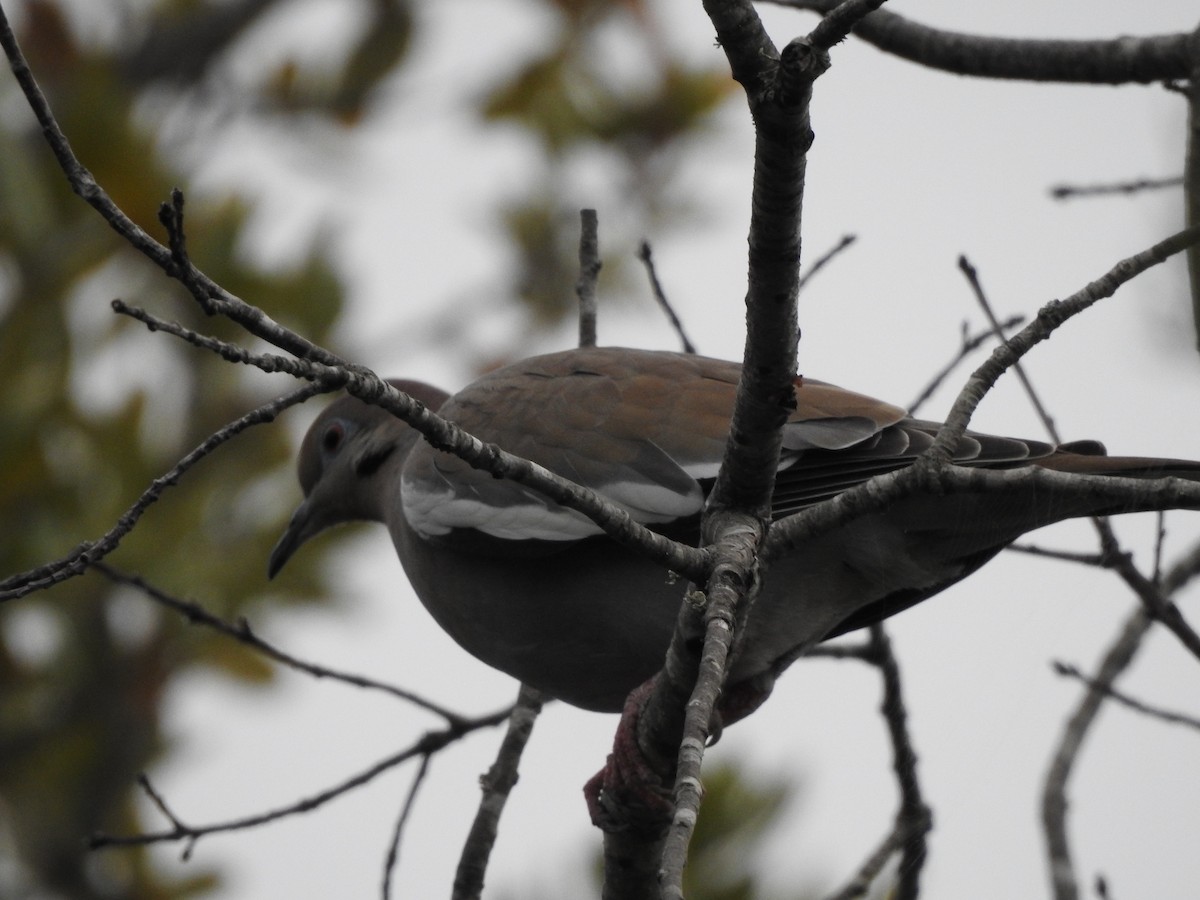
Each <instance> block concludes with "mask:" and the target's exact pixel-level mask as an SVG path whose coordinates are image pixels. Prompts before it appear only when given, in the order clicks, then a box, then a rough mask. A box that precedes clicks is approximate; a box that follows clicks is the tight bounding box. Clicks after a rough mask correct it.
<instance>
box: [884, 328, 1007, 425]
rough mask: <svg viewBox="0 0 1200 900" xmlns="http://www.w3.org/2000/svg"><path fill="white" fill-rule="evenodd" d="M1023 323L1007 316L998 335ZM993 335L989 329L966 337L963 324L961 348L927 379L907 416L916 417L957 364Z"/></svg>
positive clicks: (965, 329)
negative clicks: (927, 381)
mask: <svg viewBox="0 0 1200 900" xmlns="http://www.w3.org/2000/svg"><path fill="white" fill-rule="evenodd" d="M1024 321H1025V317H1024V316H1019V315H1018V316H1009V317H1008V318H1007V319H1005V320H1004V321H1003V322H1001V323H1000V334H1001V335H1003V334H1005V333H1006V332H1008V331H1011V330H1012V329H1014V328H1017V327H1019V326H1020V325H1021V324H1022V323H1023V322H1024ZM994 333H995V332H994V330H993V329H991V328H989V329H988V330H987V331H981V332H979V333H978V334H974V335H968V334H967V323H966V322H963V325H962V346H960V347H959V348H958V353H957V354H956V355H955V357H954V359H952V360H950V362H948V363H946V365H944V366H943V367H942V368H941V369H940V370H939V371H938V372H937V374H936V375H934V376H933V378H931V379H929V383H928V384H927V385H925V387H924V388H922V389H921V393H919V394H917V396H916V397H915V398H914V399H913V401H912V402H911V403H909V404H908V412H909V415H916V414H917V410H919V409H920V408H921V407H922V406H924V405H925V404H926V403H927V402H928V400H929V398H930V397H932V396H933V392H934V391H936V390H937V389H938V388H939V387H941V386H942V384H943V383H944V382H945V380H946V379H947V378H949V377H950V375H951V373H952V372H953V371H954V370H955V369H956V368H958V366H959V364H960V363H961V362H963V360H965V359H966V358H967V357H968V356H970V355H971V354H972V353H974V352H975V351H976V350H978V349H979V347H980V345H981V344H983V342H984V341H986V340H987V339H988V338H989V337H991V336H992V335H993V334H994Z"/></svg>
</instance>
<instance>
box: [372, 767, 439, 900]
mask: <svg viewBox="0 0 1200 900" xmlns="http://www.w3.org/2000/svg"><path fill="white" fill-rule="evenodd" d="M432 758H433V757H432V756H430V754H428V753H426V754H425V755H424V756H422V757H421V766H420V768H418V769H417V774H416V775H414V776H413V780H412V784H410V785H409V786H408V792H407V794H406V795H405V797H404V806H403V807H401V809H400V817H399V818H398V819H396V827H395V829H394V830H393V831H392V839H391V841H390V842H389V843H388V852H387V856H386V857H384V861H383V888H382V890H381V891H380V895H381V896H382V897H383V900H390V898H391V896H392V877H393V875H394V873H395V870H396V863H397V862H398V861H399V859H400V842H401V840H402V839H403V837H404V826H405V825H406V824H408V817H409V815H410V814H411V813H412V811H413V807H414V806H415V805H416V800H417V792H418V791H420V789H421V785H422V784H424V783H425V775H426V774H427V773H428V772H429V763H430V761H431V760H432Z"/></svg>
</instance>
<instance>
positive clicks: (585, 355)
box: [402, 348, 919, 541]
mask: <svg viewBox="0 0 1200 900" xmlns="http://www.w3.org/2000/svg"><path fill="white" fill-rule="evenodd" d="M740 374H741V366H740V365H739V364H737V363H732V362H725V361H723V360H714V359H708V358H705V357H699V356H690V355H685V354H677V353H664V352H656V351H640V350H627V349H618V348H602V349H586V350H572V351H567V352H564V353H555V354H550V355H547V356H541V357H534V358H533V359H528V360H524V361H522V362H520V363H516V364H514V365H511V366H507V367H505V368H502V369H498V370H496V371H495V372H492V373H490V374H488V375H485V376H484V377H483V378H481V379H479V380H478V381H476V382H475V383H474V384H472V385H470V386H469V387H467V388H466V389H464V390H463V391H461V392H460V393H458V394H456V395H455V396H454V397H452V398H451V399H450V400H449V401H448V402H447V403H446V405H445V406H443V407H442V409H441V413H442V415H444V416H446V417H447V418H449V419H451V420H452V421H454V422H456V423H457V424H459V425H460V426H462V427H463V428H465V429H466V430H467V431H469V432H471V433H472V434H474V435H476V436H477V437H479V438H481V439H483V440H485V441H489V442H492V443H495V444H497V445H499V446H500V447H502V448H504V449H505V450H507V451H509V452H511V453H514V454H516V455H518V456H522V457H525V458H527V459H530V460H532V461H534V462H536V463H538V464H540V465H542V466H545V467H546V468H547V469H549V470H550V471H552V472H554V473H556V474H558V475H561V476H563V477H564V478H568V479H570V480H572V481H574V482H576V483H578V484H581V485H583V486H585V487H588V488H591V489H593V490H595V491H597V492H598V493H600V494H602V495H604V496H605V497H607V498H608V499H610V500H612V501H613V502H614V503H616V504H617V505H619V506H621V507H622V508H624V509H625V510H626V511H627V512H628V513H629V514H630V515H631V516H632V517H633V518H634V519H635V520H636V521H639V522H642V523H644V524H647V525H651V526H662V527H668V526H670V525H671V524H672V523H676V522H680V521H683V520H688V519H694V518H695V517H696V516H698V514H699V513H700V511H701V509H702V507H703V504H704V498H705V495H706V493H707V489H708V487H709V486H710V485H711V480H712V479H713V478H714V477H715V476H716V473H717V469H718V467H719V466H720V462H721V457H722V455H723V453H724V448H725V440H726V436H727V434H728V431H729V420H730V416H731V415H732V410H733V403H734V395H735V392H736V390H737V382H738V378H739V376H740ZM906 421H911V420H907V419H906V418H905V412H904V410H903V409H900V408H899V407H895V406H892V405H890V404H886V403H882V402H881V401H878V400H874V399H872V398H870V397H867V396H864V395H862V394H857V393H854V392H852V391H847V390H845V389H843V388H839V387H836V386H834V385H830V384H826V383H824V382H819V381H815V380H811V379H797V389H796V409H795V410H794V412H792V413H791V415H790V416H789V418H788V422H787V424H786V426H785V428H784V435H783V463H782V466H781V468H782V467H783V466H786V471H787V472H788V473H791V472H793V471H794V470H796V469H804V468H806V461H807V460H808V459H809V458H810V457H812V458H815V459H818V460H819V461H820V462H819V463H818V465H817V466H816V469H815V470H814V473H813V475H812V477H811V478H810V479H808V480H807V481H805V480H804V479H796V478H791V477H790V476H789V480H788V481H787V482H786V484H787V487H788V491H789V493H788V494H787V497H788V498H789V500H788V502H789V503H791V504H792V505H795V504H796V503H797V502H801V503H802V505H803V503H806V502H815V499H820V497H821V496H826V495H828V494H829V492H830V490H831V489H832V486H834V485H836V484H843V485H848V484H850V483H856V482H857V481H861V480H863V479H865V478H868V477H870V475H872V474H874V473H875V471H886V469H887V467H889V466H890V467H894V464H892V463H890V462H886V460H887V458H888V457H887V453H888V452H889V451H890V450H892V449H895V448H897V447H899V446H900V444H899V443H897V441H896V440H895V439H892V438H890V437H886V436H888V435H890V434H891V433H892V432H893V431H894V429H895V428H896V426H897V425H899V424H901V423H904V422H906ZM903 443H904V446H910V445H912V444H913V442H912V441H911V440H909V441H904V442H903ZM917 452H919V451H917ZM844 454H849V455H848V456H846V459H847V461H848V462H849V463H850V468H849V470H848V471H849V473H850V474H848V475H839V474H838V473H837V468H838V465H837V460H838V459H840V458H841V457H842V456H843V455H844ZM907 458H911V456H910V457H907ZM901 464H902V463H901ZM881 466H882V468H881ZM781 477H782V472H781ZM781 486H782V485H781ZM841 489H844V488H841ZM834 492H836V491H834ZM402 493H403V503H404V510H405V515H406V517H407V518H408V520H409V524H410V525H412V526H413V527H414V528H415V529H416V530H417V531H418V532H419V533H422V534H424V535H426V536H433V535H441V534H446V533H448V532H451V531H453V530H455V529H473V530H475V531H477V532H482V533H485V534H488V535H491V536H493V537H499V538H508V539H512V540H551V541H565V540H576V539H579V538H583V537H587V536H590V535H594V534H598V533H599V528H598V527H597V526H596V525H595V524H594V523H592V522H591V521H590V520H589V519H587V518H586V517H584V516H583V515H581V514H579V513H576V512H574V511H572V510H568V509H565V508H563V507H561V506H559V505H557V504H556V503H554V502H553V501H551V500H549V499H547V498H545V497H544V496H542V495H541V494H540V493H538V492H536V491H534V490H531V489H529V488H525V487H523V486H522V485H519V484H517V483H515V482H511V481H507V480H501V479H496V478H493V477H492V476H491V475H489V474H487V473H484V472H480V471H478V470H475V469H472V468H470V466H468V465H467V464H466V463H464V462H463V461H462V460H460V459H458V458H457V457H455V456H453V455H451V454H448V453H444V452H441V451H437V450H434V449H432V448H431V447H429V446H428V445H426V444H423V443H422V444H420V445H418V446H417V447H416V448H415V449H414V450H413V452H412V454H411V455H410V457H409V459H408V462H407V463H406V465H405V469H404V476H403V481H402ZM809 497H811V498H815V499H807V500H805V499H804V498H809Z"/></svg>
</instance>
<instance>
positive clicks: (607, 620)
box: [269, 348, 1200, 711]
mask: <svg viewBox="0 0 1200 900" xmlns="http://www.w3.org/2000/svg"><path fill="white" fill-rule="evenodd" d="M740 370H741V367H740V365H738V364H737V363H732V362H725V361H722V360H715V359H708V358H705V357H701V356H689V355H684V354H678V353H666V352H654V351H645V350H627V349H620V348H604V349H595V348H593V349H579V350H569V351H566V352H562V353H554V354H550V355H547V356H540V357H535V358H533V359H527V360H524V361H522V362H519V363H515V364H513V365H509V366H506V367H504V368H502V369H499V370H497V371H494V372H492V373H490V374H488V375H485V376H484V377H482V378H480V379H479V380H478V381H476V382H475V383H474V384H472V385H470V386H469V387H467V388H465V389H464V390H462V391H460V392H459V393H458V394H455V395H454V396H453V397H449V398H448V399H447V395H446V394H445V393H444V392H443V391H440V390H438V389H436V388H433V387H430V386H428V385H425V384H421V383H419V382H410V381H396V382H393V383H394V384H395V385H396V386H397V387H399V388H400V389H401V390H404V391H406V392H407V393H409V394H411V395H413V396H414V397H416V398H417V399H418V400H420V401H422V402H423V403H425V404H426V405H427V406H428V407H430V408H431V409H439V408H440V410H439V411H440V413H441V415H442V416H444V417H445V418H447V419H450V420H451V421H453V422H455V423H457V424H458V425H460V426H462V427H463V428H464V429H466V430H467V431H469V432H470V433H472V434H474V435H476V436H477V437H479V438H481V439H483V440H485V441H490V442H493V443H495V444H497V445H499V446H500V447H502V448H504V449H506V450H508V451H510V452H512V453H514V454H517V455H518V456H523V457H526V458H528V459H531V460H533V461H535V462H537V463H540V464H541V465H543V466H545V467H546V468H548V469H550V470H551V471H553V472H555V473H557V474H558V475H561V476H563V477H565V478H568V479H570V480H572V481H575V482H577V483H579V484H582V485H585V486H587V487H589V488H592V489H593V490H595V491H597V492H599V493H600V494H603V495H604V496H605V497H607V498H608V499H610V500H612V501H613V502H614V503H616V504H618V505H619V506H621V507H623V508H624V509H626V510H627V511H628V512H629V514H630V515H631V516H632V517H633V518H634V519H636V520H637V521H639V522H642V523H644V524H646V525H648V526H649V527H651V528H653V529H655V530H658V531H662V532H664V533H666V534H668V535H670V536H671V537H674V538H677V539H682V540H688V541H691V542H693V543H694V542H695V541H696V539H697V537H698V524H699V517H700V513H701V511H702V508H703V505H704V501H705V496H706V493H707V491H708V489H709V487H710V486H711V484H712V482H713V479H714V477H715V475H716V473H717V467H718V465H719V463H720V461H721V456H722V452H723V448H724V444H725V438H726V433H727V430H728V426H729V418H730V415H731V412H732V409H733V399H734V392H735V389H736V386H737V381H738V376H739V373H740ZM795 394H796V411H795V412H794V413H793V414H792V415H791V416H790V418H789V420H788V423H787V425H786V426H785V429H784V438H783V444H784V449H783V455H782V458H781V460H780V464H779V471H778V475H777V477H776V485H775V494H774V502H773V514H774V516H775V517H776V518H778V517H780V516H783V515H787V514H788V513H792V512H795V511H797V510H799V509H802V508H804V507H805V506H808V505H811V504H813V503H815V502H817V501H819V500H822V499H825V498H828V497H831V496H834V495H836V494H838V493H839V492H841V491H843V490H845V489H847V488H849V487H852V486H853V485H855V484H858V483H861V482H862V481H865V480H866V479H867V478H869V477H871V476H872V475H876V474H878V473H881V472H887V471H890V470H893V469H897V468H900V467H903V466H905V465H907V464H909V463H910V462H911V461H912V460H913V459H914V458H915V456H916V455H917V454H919V453H920V452H921V451H922V450H924V449H925V448H926V447H928V446H929V444H930V442H931V441H932V436H933V434H934V433H935V432H936V430H937V427H938V426H937V424H936V423H932V422H926V421H920V420H916V419H912V418H909V417H908V416H907V415H906V414H905V412H904V410H902V409H900V408H898V407H895V406H892V405H890V404H887V403H883V402H881V401H878V400H874V399H871V398H870V397H865V396H863V395H861V394H856V393H853V392H851V391H847V390H843V389H842V388H838V387H835V386H833V385H829V384H825V383H823V382H819V381H814V380H812V379H809V378H803V379H797V380H796V392H795ZM955 460H956V462H958V463H959V464H963V465H970V466H985V467H990V468H1014V467H1018V466H1026V465H1036V466H1042V467H1045V468H1048V469H1058V470H1065V471H1072V472H1086V473H1090V474H1110V475H1124V476H1128V477H1142V478H1145V477H1154V476H1158V475H1178V476H1182V477H1184V478H1188V479H1190V480H1200V462H1187V461H1180V460H1157V459H1144V458H1129V457H1108V456H1105V455H1104V449H1103V447H1101V446H1100V445H1099V444H1096V443H1094V442H1080V443H1076V444H1070V445H1064V447H1061V448H1058V449H1056V448H1054V447H1052V446H1050V445H1048V444H1044V443H1040V442H1037V441H1026V440H1016V439H1012V438H1003V437H993V436H989V435H981V434H976V433H973V432H972V433H968V435H967V436H966V437H964V438H963V439H962V441H961V442H960V443H959V446H958V448H957V450H956V453H955ZM299 475H300V483H301V486H302V487H303V489H304V495H305V498H306V499H305V500H304V502H303V503H302V504H301V506H300V507H299V508H298V509H297V510H296V512H295V514H294V515H293V517H292V520H291V522H290V524H289V525H288V528H287V530H286V532H285V533H284V534H283V536H282V537H281V538H280V540H279V543H278V544H277V545H276V547H275V549H274V551H273V552H272V554H271V560H270V568H269V571H270V574H271V575H272V576H274V575H275V573H277V572H278V571H279V569H280V568H281V567H282V566H283V564H284V563H285V562H286V561H287V560H288V558H289V557H291V555H292V554H293V553H294V552H295V551H296V549H297V548H298V547H299V546H300V545H301V544H302V543H304V542H305V541H306V540H308V539H309V538H311V537H312V536H313V535H315V534H317V533H318V532H320V531H322V530H324V529H325V528H328V527H330V526H331V525H336V524H338V523H340V522H346V521H351V520H358V519H368V520H375V521H380V522H383V523H385V524H386V525H387V526H388V530H389V531H390V532H391V535H392V540H393V542H394V543H395V546H396V551H397V553H398V554H399V556H400V560H401V562H402V563H403V565H404V569H405V571H406V573H407V574H408V577H409V579H410V580H411V581H412V584H413V587H414V589H415V590H416V593H417V596H418V597H420V599H421V601H422V602H423V603H424V604H425V606H426V608H427V609H428V610H429V612H430V613H431V614H432V615H433V617H434V618H435V619H436V620H437V622H438V623H439V624H440V625H441V626H442V628H444V629H445V630H446V631H447V632H448V633H449V634H450V635H451V637H453V638H454V639H455V640H456V641H457V642H458V643H459V644H461V645H462V646H463V647H464V648H465V649H466V650H468V651H469V652H471V653H472V654H474V655H475V656H477V657H479V658H480V659H481V660H483V661H484V662H486V663H488V664H490V665H492V666H494V667H495V668H497V669H500V670H502V671H504V672H507V673H508V674H510V675H512V676H514V677H515V678H518V679H520V680H521V681H524V682H526V683H528V684H530V685H532V686H534V687H537V688H540V689H541V690H543V691H545V692H546V693H548V694H550V695H552V696H554V697H558V698H560V699H562V700H564V701H566V702H568V703H571V704H574V705H576V706H580V707H584V708H586V709H594V710H605V711H617V710H620V709H621V706H622V702H623V700H624V699H625V697H626V695H627V694H628V693H629V692H630V691H631V690H632V689H633V688H635V687H636V686H638V685H639V684H641V683H642V682H644V681H645V680H646V679H648V678H649V677H651V676H652V675H653V674H654V673H655V672H657V671H658V669H659V668H660V666H661V664H662V661H663V657H664V655H665V652H666V647H667V643H668V641H669V638H670V634H671V631H672V628H673V626H674V623H675V619H676V615H677V612H678V608H679V603H680V600H681V598H682V591H683V587H684V586H683V584H682V583H681V582H679V581H678V580H676V579H673V578H671V577H670V576H669V575H668V573H667V572H666V571H664V570H663V569H662V568H660V567H659V566H657V565H656V564H654V563H652V562H650V561H649V560H647V559H645V558H644V557H642V556H640V555H638V554H637V553H635V552H633V551H631V550H628V549H626V548H624V547H622V546H620V545H618V544H617V543H615V542H614V541H612V540H611V539H609V538H608V537H607V536H606V535H604V534H603V533H602V532H601V531H600V529H599V528H598V527H597V526H596V525H595V524H593V523H592V522H591V521H590V520H588V519H587V518H585V517H584V516H582V515H580V514H579V513H576V512H574V511H571V510H568V509H566V508H564V507H561V506H559V505H557V504H555V503H554V502H552V501H550V500H548V499H546V498H545V497H543V496H541V495H540V494H538V493H537V492H535V491H532V490H530V489H528V488H525V487H522V486H521V485H519V484H517V483H515V482H512V481H507V480H501V479H497V478H494V477H492V476H491V475H489V474H487V473H485V472H480V471H478V470H475V469H472V468H470V467H469V466H468V465H467V464H466V463H464V462H462V461H461V460H459V459H458V458H457V457H454V456H452V455H449V454H447V453H444V452H440V451H437V450H434V449H432V448H431V447H430V446H429V445H428V444H427V443H425V441H423V440H421V439H420V436H419V435H418V433H417V432H416V431H414V430H413V429H412V428H410V427H409V426H407V425H406V424H404V423H403V422H401V421H400V420H398V419H396V418H394V417H393V416H391V415H390V414H389V413H387V412H385V411H384V410H382V409H380V408H378V407H374V406H369V405H367V404H365V403H362V402H361V401H359V400H356V399H354V398H352V397H343V398H341V399H339V400H337V401H335V402H334V403H332V404H331V405H330V406H329V407H328V408H327V409H325V410H324V412H322V413H321V415H320V416H319V417H318V418H317V420H316V421H315V422H314V423H313V425H312V427H311V428H310V429H309V431H308V434H307V435H306V436H305V438H304V443H303V446H302V447H301V450H300V460H299ZM1131 511H1134V509H1132V508H1129V507H1127V506H1122V507H1119V508H1114V506H1113V504H1112V503H1111V501H1103V500H1095V499H1092V500H1080V499H1077V498H1076V499H1064V498H1062V497H1058V496H1055V495H1054V494H1053V493H1048V492H1046V491H1045V490H1044V489H1043V490H1040V491H1036V490H1033V489H1025V490H1014V491H1012V492H1011V494H1005V495H1003V496H997V495H996V494H987V495H981V494H966V493H962V494H951V495H938V496H934V495H916V496H912V497H909V498H907V499H904V500H901V501H899V502H897V503H895V504H893V505H892V506H891V507H889V508H887V509H886V510H884V511H881V512H878V513H874V514H870V515H867V516H864V517H862V518H859V519H857V520H854V521H853V522H851V523H849V524H847V525H844V526H842V527H840V528H837V529H835V530H833V531H831V532H829V533H826V534H824V535H822V536H820V537H818V538H816V539H814V540H812V541H810V542H808V543H807V544H805V545H804V546H803V547H802V548H801V549H800V550H798V551H797V552H795V553H793V554H791V555H790V556H788V557H786V558H784V559H781V560H778V561H776V562H774V563H773V564H772V565H771V567H770V569H769V571H768V572H767V574H766V578H765V581H764V584H763V586H762V590H761V593H760V595H759V597H758V599H757V600H756V601H755V605H754V607H753V608H752V611H751V615H750V618H749V620H748V622H747V625H746V633H745V635H744V637H743V638H742V639H741V640H740V645H739V646H740V649H739V651H738V654H737V656H736V657H735V658H734V660H733V662H732V666H731V670H730V673H729V679H728V682H727V683H728V684H729V685H731V686H732V685H738V684H742V685H746V686H751V685H758V686H759V688H760V690H763V691H765V690H769V689H770V684H771V682H772V681H773V678H774V676H775V675H776V674H777V671H776V670H777V669H778V668H779V661H780V660H790V659H792V658H794V657H795V655H796V653H797V651H798V650H800V649H803V648H807V647H811V646H812V645H814V644H816V643H817V642H819V641H822V640H824V639H826V638H829V637H833V636H835V635H838V634H843V633H845V632H847V631H850V630H852V629H855V628H859V627H862V626H864V625H867V624H869V623H871V622H874V621H878V620H880V619H882V618H884V617H886V616H889V615H891V614H892V613H895V612H898V611H899V610H902V609H905V608H907V607H909V606H911V605H913V604H914V603H918V602H920V601H921V600H924V599H926V598H927V597H930V596H932V595H933V594H936V593H938V592H939V591H941V590H943V589H945V588H946V587H948V586H950V585H951V584H954V583H955V582H956V581H958V580H960V579H961V578H964V577H965V576H967V575H969V574H970V573H971V572H973V571H974V570H975V569H977V568H978V567H979V566H981V565H982V564H983V563H985V562H986V561H987V560H989V559H991V557H992V556H994V555H995V554H996V553H997V552H999V551H1000V550H1001V549H1003V548H1004V547H1005V546H1006V545H1007V544H1009V543H1010V542H1011V541H1013V540H1014V539H1016V538H1017V537H1019V536H1020V535H1021V534H1024V533H1025V532H1027V531H1031V530H1032V529H1034V528H1038V527H1040V526H1042V525H1047V524H1050V523H1051V522H1057V521H1060V520H1062V519H1067V518H1072V517H1076V516H1088V515H1105V514H1110V513H1118V512H1131Z"/></svg>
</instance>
